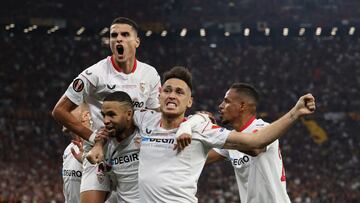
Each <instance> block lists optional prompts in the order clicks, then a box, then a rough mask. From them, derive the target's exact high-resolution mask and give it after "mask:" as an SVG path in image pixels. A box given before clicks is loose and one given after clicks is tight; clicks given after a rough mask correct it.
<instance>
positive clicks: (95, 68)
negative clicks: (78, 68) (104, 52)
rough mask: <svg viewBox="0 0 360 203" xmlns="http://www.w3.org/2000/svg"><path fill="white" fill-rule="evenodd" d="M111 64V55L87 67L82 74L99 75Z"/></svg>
mask: <svg viewBox="0 0 360 203" xmlns="http://www.w3.org/2000/svg"><path fill="white" fill-rule="evenodd" d="M108 66H109V57H107V58H104V59H102V60H100V61H98V62H97V63H95V64H93V65H91V66H89V67H88V68H86V69H85V70H84V71H83V72H82V73H81V74H82V75H84V76H88V77H97V76H99V75H102V74H104V72H106V70H107V68H108Z"/></svg>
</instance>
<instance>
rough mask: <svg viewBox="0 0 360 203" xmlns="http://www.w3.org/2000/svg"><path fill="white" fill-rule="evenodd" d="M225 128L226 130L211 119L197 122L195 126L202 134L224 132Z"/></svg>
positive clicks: (196, 130)
mask: <svg viewBox="0 0 360 203" xmlns="http://www.w3.org/2000/svg"><path fill="white" fill-rule="evenodd" d="M224 130H226V129H225V128H224V127H222V126H219V125H217V124H213V123H212V122H211V121H204V122H202V123H199V124H197V125H196V126H195V127H194V131H195V132H198V133H200V134H203V133H214V132H223V131H224Z"/></svg>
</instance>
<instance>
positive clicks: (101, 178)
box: [96, 171, 105, 183]
mask: <svg viewBox="0 0 360 203" xmlns="http://www.w3.org/2000/svg"><path fill="white" fill-rule="evenodd" d="M96 176H97V180H98V181H99V183H103V182H104V180H105V174H104V173H103V172H100V171H98V172H97V173H96Z"/></svg>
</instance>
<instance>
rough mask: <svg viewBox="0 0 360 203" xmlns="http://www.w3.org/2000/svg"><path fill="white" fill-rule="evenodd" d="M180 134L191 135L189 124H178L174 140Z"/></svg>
mask: <svg viewBox="0 0 360 203" xmlns="http://www.w3.org/2000/svg"><path fill="white" fill-rule="evenodd" d="M182 134H188V135H191V125H190V124H189V123H186V122H184V123H182V124H180V126H179V128H178V130H177V132H176V138H178V137H179V136H180V135H182Z"/></svg>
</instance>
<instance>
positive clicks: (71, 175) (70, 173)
mask: <svg viewBox="0 0 360 203" xmlns="http://www.w3.org/2000/svg"><path fill="white" fill-rule="evenodd" d="M71 148H74V149H75V151H76V152H79V148H78V147H77V146H76V145H74V144H73V143H70V144H69V145H68V146H67V147H66V149H65V151H64V154H63V168H62V177H63V182H64V185H63V192H64V196H65V202H66V203H78V202H80V182H81V176H82V171H83V167H82V164H81V163H79V162H78V160H76V159H75V157H74V156H73V155H72V153H71Z"/></svg>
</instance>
